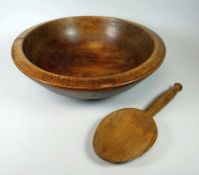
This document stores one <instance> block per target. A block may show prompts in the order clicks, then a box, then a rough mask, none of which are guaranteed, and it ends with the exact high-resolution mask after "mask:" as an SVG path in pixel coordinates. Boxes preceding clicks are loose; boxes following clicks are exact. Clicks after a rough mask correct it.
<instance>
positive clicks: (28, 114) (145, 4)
mask: <svg viewBox="0 0 199 175" xmlns="http://www.w3.org/2000/svg"><path fill="white" fill-rule="evenodd" d="M75 15H103V16H114V17H119V18H123V19H128V20H132V21H136V22H138V23H141V24H143V25H145V26H147V27H149V28H151V29H152V30H154V31H155V32H157V33H158V34H159V35H160V36H161V37H162V38H163V40H164V41H165V44H166V47H167V55H166V59H165V61H164V63H163V64H162V66H161V67H160V68H159V69H158V70H157V71H156V72H155V73H154V74H153V75H151V76H150V77H149V78H147V79H146V80H144V81H143V82H141V83H140V84H138V85H137V86H136V87H134V88H132V89H131V90H129V91H127V92H125V93H122V94H120V95H118V96H114V97H111V98H108V99H105V100H101V101H80V100H75V99H71V98H67V97H63V96H59V95H57V94H54V93H52V92H50V91H48V90H46V89H44V88H43V87H40V86H39V85H37V84H36V83H34V82H33V81H31V80H30V79H29V78H27V77H26V76H25V75H23V74H22V73H21V72H20V71H18V69H17V68H16V67H15V66H14V64H13V62H12V60H11V55H10V48H11V45H12V42H13V40H14V38H15V37H16V36H17V35H18V34H19V33H20V32H22V31H23V30H25V29H26V28H28V27H31V26H32V25H35V24H38V23H40V22H44V21H46V20H51V19H55V18H60V17H65V16H75ZM198 67H199V1H197V0H187V1H184V0H176V1H174V0H166V1H160V0H156V1H155V0H150V1H149V0H139V1H133V0H43V1H42V0H34V1H30V0H18V1H17V0H4V1H3V0H1V2H0V174H1V175H66V174H68V175H76V174H77V175H79V174H92V175H94V174H95V175H102V174H103V175H110V174H114V175H121V174H124V175H128V174H129V175H132V174H136V175H144V174H147V175H156V174H161V175H164V174H180V175H187V174H191V175H198V174H199V93H198V91H199V68H198ZM175 82H181V83H182V84H183V85H184V89H183V91H182V92H180V93H179V94H178V95H177V96H176V98H175V99H174V100H173V101H172V102H171V103H170V104H169V105H168V106H166V107H165V108H164V109H163V110H162V111H161V112H160V113H158V114H157V116H156V117H155V120H156V123H157V125H158V128H159V135H158V139H157V141H156V143H155V145H154V146H153V147H152V149H151V150H150V151H149V152H147V153H146V154H145V155H143V156H142V157H140V158H139V159H136V160H134V161H131V162H129V163H126V164H121V165H115V164H110V163H108V162H105V161H103V160H101V159H99V158H98V157H97V156H96V155H95V153H94V152H93V149H92V144H91V143H92V137H93V133H94V130H95V128H96V126H97V124H98V123H99V121H100V120H101V119H102V118H103V117H104V116H105V115H107V114H108V113H110V112H111V111H113V110H116V109H119V108H123V107H131V106H132V107H138V108H142V109H144V107H145V106H146V105H147V104H148V103H149V102H150V101H151V99H153V98H154V97H155V96H156V95H157V94H159V93H160V92H162V91H163V90H165V89H167V88H168V87H169V85H172V84H173V83H175Z"/></svg>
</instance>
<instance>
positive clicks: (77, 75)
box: [12, 16, 165, 99]
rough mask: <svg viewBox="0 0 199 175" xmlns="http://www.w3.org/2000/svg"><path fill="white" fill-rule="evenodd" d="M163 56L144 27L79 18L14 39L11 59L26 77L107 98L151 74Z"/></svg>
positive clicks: (59, 89)
mask: <svg viewBox="0 0 199 175" xmlns="http://www.w3.org/2000/svg"><path fill="white" fill-rule="evenodd" d="M164 56H165V46H164V43H163V41H162V40H161V38H160V37H159V36H158V35H157V34H155V33H154V32H152V31H151V30H149V29H147V28H146V27H144V26H142V25H139V24H136V23H133V22H129V21H125V20H121V19H117V18H111V17H97V16H81V17H69V18H62V19H57V20H53V21H50V22H46V23H43V24H40V25H37V26H34V27H32V28H30V29H28V30H26V31H25V32H23V33H22V34H20V35H19V36H18V37H17V38H16V40H15V41H14V44H13V47H12V57H13V60H14V63H15V64H16V66H17V67H18V68H19V69H20V70H21V71H22V72H23V73H24V74H26V75H27V76H28V77H30V78H31V79H33V80H35V81H37V82H39V83H40V84H42V85H44V86H45V87H47V88H49V89H51V90H53V91H55V92H57V93H59V94H63V95H66V96H70V97H75V98H81V99H99V98H105V97H108V96H111V95H114V94H117V93H119V92H122V91H124V90H126V89H128V88H130V87H132V86H133V85H135V84H136V83H138V82H139V81H141V80H143V79H144V78H146V77H147V76H148V75H150V74H151V73H152V72H154V71H155V70H156V69H157V68H158V67H159V66H160V64H161V63H162V61H163V59H164Z"/></svg>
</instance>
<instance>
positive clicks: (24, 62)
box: [11, 16, 166, 90]
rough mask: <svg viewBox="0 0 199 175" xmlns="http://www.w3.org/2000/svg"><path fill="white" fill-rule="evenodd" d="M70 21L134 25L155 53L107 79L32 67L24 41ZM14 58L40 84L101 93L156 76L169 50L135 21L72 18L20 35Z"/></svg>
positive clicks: (15, 44) (25, 72)
mask: <svg viewBox="0 0 199 175" xmlns="http://www.w3.org/2000/svg"><path fill="white" fill-rule="evenodd" d="M69 18H101V19H109V20H119V21H122V22H125V23H129V24H131V25H135V26H137V27H139V28H140V29H142V30H143V31H144V32H145V33H146V34H148V36H149V37H150V38H151V39H152V40H153V42H154V49H153V52H152V54H151V55H150V57H149V58H148V59H147V60H146V61H144V62H143V63H142V64H140V65H139V66H137V67H135V68H132V69H130V70H127V71H124V72H121V73H117V74H113V75H104V76H99V77H73V76H67V75H60V74H56V73H53V72H49V71H47V70H44V69H42V68H40V67H38V66H37V65H35V64H33V63H32V62H31V61H30V60H29V59H28V58H27V57H26V55H25V53H24V52H23V42H24V39H25V38H26V37H27V36H28V35H29V34H30V33H31V32H32V31H34V30H35V29H37V28H38V27H40V26H42V25H45V24H48V23H51V22H56V21H59V20H64V19H69ZM11 54H12V59H13V62H14V63H15V65H16V66H17V67H18V69H19V70H21V71H22V72H23V73H24V74H26V75H27V76H28V77H30V78H31V79H33V80H36V81H38V82H41V83H44V84H46V85H51V86H55V87H59V88H67V89H78V90H102V89H111V88H117V87H121V86H124V85H128V84H131V83H134V82H137V81H139V80H142V79H144V78H145V77H147V76H148V75H150V74H151V73H153V72H154V71H155V70H156V69H157V68H158V67H159V66H160V65H161V63H162V62H163V60H164V58H165V54H166V47H165V44H164V42H163V40H162V39H161V38H160V36H158V35H157V34H156V33H155V32H153V31H152V30H150V29H148V28H147V27H145V26H143V25H140V24H138V23H135V22H132V21H128V20H124V19H120V18H115V17H108V16H72V17H64V18H59V19H54V20H50V21H47V22H44V23H41V24H38V25H35V26H33V27H31V28H29V29H27V30H25V31H24V32H22V33H21V34H19V36H18V37H17V38H16V39H15V40H14V42H13V45H12V51H11Z"/></svg>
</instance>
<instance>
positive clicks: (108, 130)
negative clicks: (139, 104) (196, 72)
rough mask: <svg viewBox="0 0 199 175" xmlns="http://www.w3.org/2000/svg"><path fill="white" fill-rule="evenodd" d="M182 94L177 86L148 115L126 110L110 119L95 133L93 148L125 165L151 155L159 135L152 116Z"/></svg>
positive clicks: (111, 115)
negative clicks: (149, 153) (149, 152)
mask: <svg viewBox="0 0 199 175" xmlns="http://www.w3.org/2000/svg"><path fill="white" fill-rule="evenodd" d="M180 90H182V85H181V84H179V83H175V84H174V86H172V87H171V88H170V89H168V90H167V91H165V92H164V93H163V94H162V95H161V96H159V97H158V98H157V99H156V100H155V101H154V102H153V103H152V104H151V105H149V107H148V108H147V109H146V110H145V111H143V110H140V109H136V108H124V109H120V110H117V111H114V112H112V113H110V114H109V115H108V116H106V117H105V118H104V119H103V120H102V122H101V123H100V124H99V126H98V127H97V129H96V131H95V135H94V139H93V147H94V150H95V152H96V154H97V155H98V156H99V157H101V158H102V159H104V160H107V161H110V162H113V163H123V162H126V161H129V160H133V159H135V158H137V157H139V156H141V155H142V154H144V153H145V152H146V151H148V150H149V149H150V148H151V146H152V145H153V144H154V142H155V140H156V138H157V133H158V131H157V126H156V124H155V121H154V119H153V118H152V116H153V115H154V114H156V113H157V112H158V111H159V110H160V109H162V108H163V107H164V106H165V105H166V104H167V103H168V102H169V101H170V100H171V99H172V98H173V97H174V96H175V95H176V93H177V92H178V91H180Z"/></svg>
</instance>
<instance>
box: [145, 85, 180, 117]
mask: <svg viewBox="0 0 199 175" xmlns="http://www.w3.org/2000/svg"><path fill="white" fill-rule="evenodd" d="M181 90H182V85H181V84H180V83H175V84H174V85H173V86H172V87H170V88H169V89H168V90H167V91H165V92H163V93H162V94H161V95H160V96H159V97H157V99H155V101H154V102H152V104H150V105H149V106H148V107H147V108H146V110H145V111H146V112H147V114H148V115H149V116H154V115H155V114H156V113H157V112H159V111H160V110H161V109H162V108H163V107H164V106H166V104H167V103H169V102H170V101H171V100H172V99H173V98H174V97H175V95H176V94H177V92H179V91H181Z"/></svg>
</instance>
